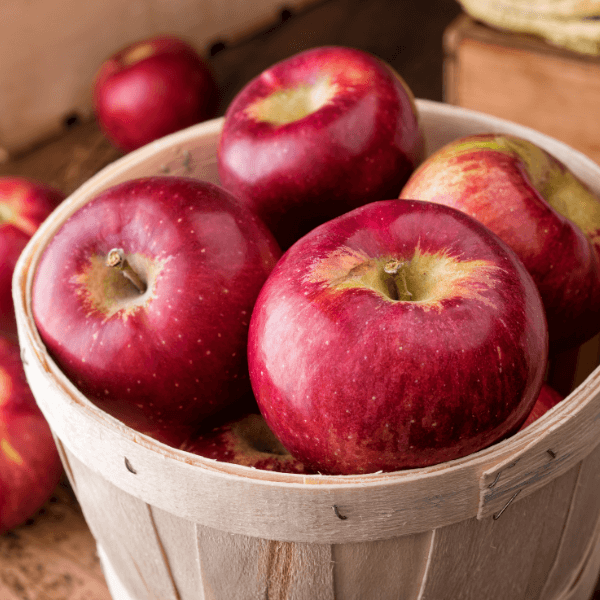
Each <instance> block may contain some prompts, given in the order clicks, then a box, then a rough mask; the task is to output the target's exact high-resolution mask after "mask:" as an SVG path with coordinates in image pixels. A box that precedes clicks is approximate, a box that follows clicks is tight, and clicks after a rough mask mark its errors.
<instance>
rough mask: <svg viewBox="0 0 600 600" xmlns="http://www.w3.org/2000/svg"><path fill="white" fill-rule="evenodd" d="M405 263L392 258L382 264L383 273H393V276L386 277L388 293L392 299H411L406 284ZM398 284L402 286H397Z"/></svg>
mask: <svg viewBox="0 0 600 600" xmlns="http://www.w3.org/2000/svg"><path fill="white" fill-rule="evenodd" d="M406 265H407V263H406V262H404V261H400V260H397V259H395V258H392V259H391V260H389V261H388V262H386V263H385V265H384V266H383V270H384V272H385V273H387V274H388V275H393V277H390V278H388V279H387V287H388V293H389V295H390V298H391V299H392V300H402V301H407V300H412V293H411V292H410V291H409V289H408V285H407V284H406V272H405V269H404V267H405V266H406ZM399 284H401V285H402V288H400V287H399Z"/></svg>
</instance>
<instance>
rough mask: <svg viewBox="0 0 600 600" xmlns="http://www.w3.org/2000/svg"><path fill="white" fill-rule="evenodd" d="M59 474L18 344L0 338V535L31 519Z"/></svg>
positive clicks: (50, 492) (48, 494)
mask: <svg viewBox="0 0 600 600" xmlns="http://www.w3.org/2000/svg"><path fill="white" fill-rule="evenodd" d="M62 472H63V467H62V464H61V462H60V458H59V455H58V451H57V449H56V445H55V443H54V439H53V437H52V433H51V431H50V427H49V426H48V423H47V422H46V420H45V418H44V416H43V415H42V412H41V411H40V409H39V408H38V406H37V404H36V402H35V399H34V397H33V394H32V392H31V390H30V389H29V385H28V384H27V380H26V378H25V371H24V370H23V364H22V362H21V356H20V350H19V345H18V344H17V343H16V342H14V341H12V340H9V339H8V338H2V337H0V534H1V533H4V532H5V531H7V530H8V529H12V528H13V527H16V526H17V525H20V524H21V523H23V522H24V521H25V520H26V519H28V518H29V517H31V516H32V515H33V514H34V513H35V511H36V510H37V509H38V508H40V507H41V506H42V505H43V504H44V503H45V502H46V501H47V500H48V498H50V496H51V495H52V492H53V491H54V489H55V488H56V486H57V485H58V482H59V480H60V477H61V475H62Z"/></svg>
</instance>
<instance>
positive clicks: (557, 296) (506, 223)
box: [400, 133, 600, 354]
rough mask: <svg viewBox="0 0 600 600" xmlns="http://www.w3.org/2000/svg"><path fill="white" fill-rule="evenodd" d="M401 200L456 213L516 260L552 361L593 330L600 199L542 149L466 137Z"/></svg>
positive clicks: (424, 170)
mask: <svg viewBox="0 0 600 600" xmlns="http://www.w3.org/2000/svg"><path fill="white" fill-rule="evenodd" d="M400 197H402V198H418V199H420V200H430V201H434V202H439V203H441V204H446V205H447V206H452V207H453V208H457V209H459V210H462V211H463V212H465V213H467V214H469V215H471V216H472V217H475V218H476V219H477V220H479V221H481V222H482V223H483V224H484V225H486V226H487V227H489V228H490V229H491V230H492V231H494V233H496V234H497V235H498V236H500V237H501V238H502V239H503V240H504V241H505V242H506V243H507V244H508V245H509V246H510V247H511V248H512V249H513V250H514V251H515V252H516V253H517V255H518V256H519V258H521V260H522V261H523V263H524V264H525V266H526V267H527V269H528V270H529V272H530V273H531V275H532V276H533V279H534V281H535V282H536V284H537V286H538V288H539V290H540V294H541V296H542V300H543V302H544V308H545V310H546V315H547V319H548V329H549V335H550V351H551V353H552V354H554V353H556V352H560V351H562V350H565V349H567V348H571V347H574V346H577V345H579V344H582V343H583V342H585V341H586V340H587V339H589V338H591V337H593V336H594V335H595V334H596V333H598V332H599V331H600V198H598V196H597V195H596V194H594V193H593V192H592V191H591V190H590V189H589V188H588V187H587V186H586V185H585V184H584V183H583V182H581V181H580V180H579V179H578V178H577V177H575V175H573V173H571V172H570V170H569V169H568V168H567V167H565V165H563V164H562V163H561V162H559V161H558V160H557V159H556V158H554V157H553V156H551V155H550V154H548V153H547V152H546V151H545V150H543V149H542V148H540V147H538V146H537V145H535V144H533V143H532V142H529V141H527V140H524V139H521V138H517V137H514V136H511V135H500V134H492V133H490V134H482V135H474V136H469V137H465V138H462V139H459V140H456V141H454V142H451V143H450V144H448V145H446V146H445V147H444V148H442V149H440V150H439V151H438V152H436V153H435V154H433V155H432V156H430V157H429V158H428V159H427V160H426V161H425V162H424V163H423V164H422V165H421V166H420V167H419V168H418V170H417V171H416V172H415V173H414V174H413V175H412V176H411V178H410V180H409V181H408V183H407V184H406V186H405V187H404V189H403V190H402V192H401V194H400Z"/></svg>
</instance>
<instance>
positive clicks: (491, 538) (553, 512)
mask: <svg viewBox="0 0 600 600" xmlns="http://www.w3.org/2000/svg"><path fill="white" fill-rule="evenodd" d="M578 474H579V469H578V468H574V469H571V470H570V471H568V472H567V473H565V474H563V475H561V476H560V477H557V478H556V479H555V480H553V481H552V482H549V483H548V484H547V485H546V486H545V487H544V488H542V489H540V490H538V491H536V492H534V493H533V494H531V495H529V496H527V497H526V498H524V499H522V500H520V501H516V502H514V504H512V503H511V504H509V505H507V506H506V507H505V510H504V511H503V512H502V513H499V512H498V513H496V514H495V515H491V516H489V517H487V518H485V519H481V520H478V519H469V520H466V521H463V522H461V523H457V524H455V525H450V526H448V527H443V528H440V529H438V530H436V532H435V538H434V543H433V545H432V554H431V557H430V560H429V570H428V572H427V574H426V577H425V581H424V584H423V589H422V591H421V596H419V600H439V598H461V599H462V600H480V599H481V598H494V600H518V599H520V600H525V599H527V600H538V599H539V598H540V593H541V584H542V582H543V581H544V578H545V575H546V574H547V573H548V572H549V571H550V569H551V568H552V565H553V564H554V562H555V557H556V555H557V552H558V548H559V545H560V542H561V533H562V531H563V528H564V525H565V522H566V521H567V518H568V516H569V512H570V506H571V499H572V496H573V490H574V488H575V487H576V485H577V481H578Z"/></svg>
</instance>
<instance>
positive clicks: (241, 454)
mask: <svg viewBox="0 0 600 600" xmlns="http://www.w3.org/2000/svg"><path fill="white" fill-rule="evenodd" d="M253 404H255V403H253ZM210 421H211V422H210V423H207V424H205V425H204V426H203V427H202V430H201V431H200V432H199V433H198V434H196V435H194V436H193V437H192V438H190V439H189V440H186V442H184V443H183V444H182V445H181V446H180V449H181V450H185V451H187V452H191V453H192V454H197V455H199V456H204V457H206V458H211V459H214V460H219V461H222V462H227V463H235V464H238V465H243V466H246V467H253V468H255V469H261V470H265V471H277V472H280V473H300V474H302V473H304V474H307V473H310V471H308V469H306V467H305V466H304V465H303V464H302V463H301V462H300V461H299V460H296V459H295V458H294V457H293V456H292V455H291V454H290V453H289V452H288V451H287V450H286V449H285V448H284V447H283V445H282V443H281V442H280V441H279V440H278V439H277V438H276V437H275V435H274V434H273V432H272V431H271V430H270V429H269V427H268V425H267V424H266V422H265V420H264V418H263V416H262V415H261V414H260V412H259V410H258V407H256V406H254V407H252V408H251V409H248V408H247V407H246V406H244V408H243V409H242V410H238V411H235V412H233V413H231V411H229V410H227V411H224V414H220V415H218V416H217V418H212V419H211V420H210Z"/></svg>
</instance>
